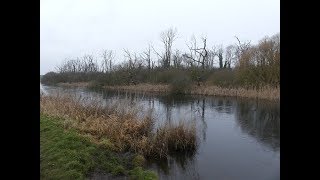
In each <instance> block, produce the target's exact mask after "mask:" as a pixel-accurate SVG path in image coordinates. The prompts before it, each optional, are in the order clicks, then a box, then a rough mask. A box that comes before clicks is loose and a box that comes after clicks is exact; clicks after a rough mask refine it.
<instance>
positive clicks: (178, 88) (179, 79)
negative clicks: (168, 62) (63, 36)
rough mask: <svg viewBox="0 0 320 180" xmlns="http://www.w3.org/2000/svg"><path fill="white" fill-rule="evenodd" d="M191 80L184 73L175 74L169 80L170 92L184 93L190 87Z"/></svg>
mask: <svg viewBox="0 0 320 180" xmlns="http://www.w3.org/2000/svg"><path fill="white" fill-rule="evenodd" d="M191 84H192V81H191V79H190V77H189V76H188V75H187V74H185V73H180V74H177V75H176V76H175V77H173V78H172V81H171V82H170V93H171V94H185V93H187V92H188V91H190V89H191Z"/></svg>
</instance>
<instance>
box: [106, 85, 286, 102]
mask: <svg viewBox="0 0 320 180" xmlns="http://www.w3.org/2000/svg"><path fill="white" fill-rule="evenodd" d="M105 88H107V89H112V90H126V91H139V92H170V86H169V85H160V84H158V85H152V84H138V85H129V86H105ZM185 93H186V94H192V95H208V96H230V97H245V98H259V99H268V100H279V99H280V88H279V87H268V86H266V87H263V88H260V89H256V88H250V89H246V88H225V87H219V86H214V85H202V86H196V85H193V86H192V87H191V88H190V91H188V92H185Z"/></svg>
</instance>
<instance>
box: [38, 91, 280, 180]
mask: <svg viewBox="0 0 320 180" xmlns="http://www.w3.org/2000/svg"><path fill="white" fill-rule="evenodd" d="M43 89H44V90H45V91H46V92H47V93H49V94H50V93H53V92H55V91H57V90H64V91H68V92H70V91H71V92H75V93H80V94H82V95H85V96H95V97H99V98H103V99H104V100H105V101H106V102H108V101H110V100H112V99H115V98H116V99H128V98H129V99H130V100H131V101H132V102H135V103H136V104H138V105H139V106H141V107H142V108H143V109H149V108H150V109H153V113H154V117H155V119H156V121H157V124H161V123H163V122H166V121H171V122H176V121H179V120H186V121H187V120H188V121H195V122H196V123H197V130H198V131H197V132H198V137H199V142H200V143H199V148H198V149H197V151H196V152H195V153H193V154H186V155H182V154H179V155H172V156H170V157H169V158H168V160H167V161H161V162H149V164H148V167H149V168H150V169H153V170H155V171H157V172H158V174H159V177H160V179H208V180H211V179H217V180H234V179H236V180H238V179H240V180H242V179H243V180H277V179H280V102H269V101H263V100H250V99H240V98H226V97H204V96H183V97H172V96H165V95H150V94H142V93H129V92H116V91H106V90H103V91H102V90H95V91H93V90H87V89H82V88H67V89H66V88H58V87H49V86H43Z"/></svg>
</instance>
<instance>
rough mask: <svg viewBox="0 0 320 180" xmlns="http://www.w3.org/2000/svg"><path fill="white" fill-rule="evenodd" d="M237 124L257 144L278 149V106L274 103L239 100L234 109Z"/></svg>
mask: <svg viewBox="0 0 320 180" xmlns="http://www.w3.org/2000/svg"><path fill="white" fill-rule="evenodd" d="M236 114H237V115H236V117H237V121H236V122H237V123H238V124H239V126H240V127H241V129H242V130H243V131H244V132H246V133H248V134H250V135H251V136H253V137H254V138H256V140H258V141H259V142H261V143H263V144H265V145H267V146H269V147H271V148H272V149H273V150H274V151H279V149H280V106H279V104H275V103H274V102H266V101H265V102H263V101H258V100H255V101H251V102H248V101H243V100H239V101H238V103H237V108H236Z"/></svg>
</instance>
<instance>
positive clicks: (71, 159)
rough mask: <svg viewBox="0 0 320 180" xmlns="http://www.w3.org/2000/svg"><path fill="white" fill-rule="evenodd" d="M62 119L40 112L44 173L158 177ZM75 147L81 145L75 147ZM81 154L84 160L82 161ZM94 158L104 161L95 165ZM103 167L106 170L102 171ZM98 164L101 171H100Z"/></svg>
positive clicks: (42, 167) (42, 174)
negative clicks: (98, 143)
mask: <svg viewBox="0 0 320 180" xmlns="http://www.w3.org/2000/svg"><path fill="white" fill-rule="evenodd" d="M62 121H63V118H61V117H58V116H52V115H49V114H43V113H40V137H41V139H40V158H41V160H40V171H41V172H40V174H41V177H43V178H45V177H47V176H50V177H51V178H55V177H57V178H58V177H59V178H75V179H88V178H89V179H90V178H91V177H92V176H98V177H99V176H102V177H107V176H108V177H110V178H115V179H117V178H120V179H121V177H130V178H131V179H140V178H142V179H144V178H147V179H158V177H157V175H156V173H155V172H153V171H150V170H146V169H144V168H142V167H140V166H137V165H134V166H133V167H131V168H130V169H129V167H127V165H128V164H131V163H132V162H130V160H129V159H128V158H124V157H122V155H121V154H118V153H116V152H113V151H112V150H109V149H105V148H102V147H99V146H97V145H96V144H94V143H92V142H90V140H89V139H87V138H86V137H84V136H81V135H80V134H78V133H77V132H76V130H74V129H65V128H64V127H63V124H62ZM58 141H59V142H58ZM61 147H62V149H61ZM75 147H80V149H78V150H77V149H74V148H75ZM52 149H56V151H52ZM60 151H61V152H60ZM62 152H63V153H62ZM69 154H70V156H68V155H69ZM88 156H89V157H88ZM90 156H92V157H90ZM95 156H98V157H95ZM79 158H80V160H81V161H78V160H79ZM101 158H102V159H101ZM94 159H96V160H97V159H98V160H99V161H101V162H103V165H100V164H97V163H96V162H95V164H96V165H93V164H92V163H91V162H90V161H94ZM63 162H64V163H63ZM84 162H85V163H84ZM61 163H62V164H61ZM97 165H98V167H97ZM101 167H103V168H104V169H105V171H101ZM50 168H52V169H50ZM93 168H94V169H93ZM97 168H98V170H99V171H98V172H96V170H97Z"/></svg>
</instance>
